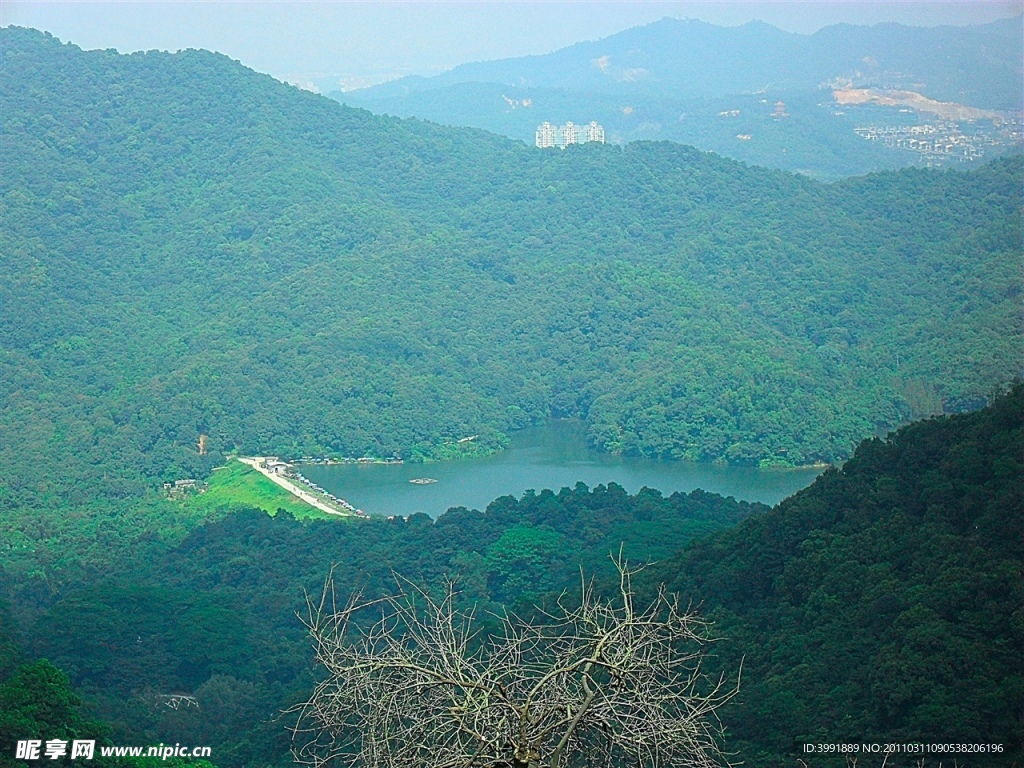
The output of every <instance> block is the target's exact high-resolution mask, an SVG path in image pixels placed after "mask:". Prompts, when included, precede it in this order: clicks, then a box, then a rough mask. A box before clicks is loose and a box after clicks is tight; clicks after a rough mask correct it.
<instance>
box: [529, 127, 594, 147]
mask: <svg viewBox="0 0 1024 768" xmlns="http://www.w3.org/2000/svg"><path fill="white" fill-rule="evenodd" d="M591 141H596V142H599V143H601V144H604V127H603V126H601V125H600V124H598V123H595V122H594V121H591V122H590V125H576V124H575V123H573V122H572V121H570V122H567V123H566V124H565V125H553V124H551V123H548V122H544V123H541V124H540V125H538V126H537V146H538V147H540V148H541V149H546V148H548V147H558V148H559V149H565V148H566V147H567V146H569V145H570V144H588V143H589V142H591Z"/></svg>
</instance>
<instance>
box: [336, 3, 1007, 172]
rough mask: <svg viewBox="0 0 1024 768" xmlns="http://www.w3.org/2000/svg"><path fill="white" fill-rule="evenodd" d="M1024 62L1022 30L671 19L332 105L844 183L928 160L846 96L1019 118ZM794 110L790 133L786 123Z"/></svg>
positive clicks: (893, 117)
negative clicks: (894, 144) (571, 130)
mask: <svg viewBox="0 0 1024 768" xmlns="http://www.w3.org/2000/svg"><path fill="white" fill-rule="evenodd" d="M1022 57H1024V40H1022V35H1021V29H1020V20H1019V19H1006V20H1003V21H998V22H993V23H991V24H986V25H979V26H974V27H936V28H916V27H906V26H902V25H899V24H879V25H875V26H872V27H858V26H853V25H849V24H841V25H835V26H831V27H825V28H823V29H821V30H819V31H818V32H817V33H815V34H813V35H799V34H795V33H789V32H784V31H782V30H779V29H777V28H775V27H772V26H770V25H768V24H764V23H760V22H751V23H748V24H745V25H743V26H741V27H734V28H726V27H717V26H714V25H711V24H706V23H704V22H700V21H696V20H687V21H682V20H678V19H663V20H662V21H660V22H656V23H654V24H650V25H647V26H644V27H638V28H635V29H630V30H626V31H624V32H621V33H619V34H617V35H613V36H611V37H608V38H605V39H603V40H598V41H593V42H587V43H579V44H577V45H574V46H570V47H568V48H564V49H562V50H560V51H556V52H554V53H551V54H547V55H544V56H529V57H522V58H515V59H505V60H500V61H490V62H478V63H471V64H464V65H462V66H459V67H456V68H454V69H452V70H451V71H449V72H446V73H443V74H441V75H437V76H435V77H430V78H423V77H405V78H402V79H400V80H396V81H393V82H390V83H385V84H383V85H379V86H375V87H373V88H369V89H365V90H361V91H354V92H350V93H345V94H337V93H336V94H332V95H333V96H334V98H337V99H339V100H341V101H343V102H344V103H347V104H352V105H355V106H364V107H367V108H369V109H372V110H373V111H376V112H386V113H389V114H396V115H400V116H416V117H423V118H426V119H430V120H434V121H437V122H440V123H444V124H450V125H470V126H474V127H478V128H486V129H487V130H492V131H495V132H497V133H502V134H505V135H508V136H512V137H515V138H520V139H523V140H527V141H531V140H532V137H533V129H534V128H536V126H537V124H538V123H540V122H541V121H543V120H548V121H551V122H564V121H566V120H574V121H576V122H588V121H589V120H597V121H598V122H600V123H602V124H603V125H604V126H605V128H606V130H607V131H608V133H609V136H610V137H611V138H612V139H613V140H615V141H619V142H621V141H630V140H637V139H671V140H674V141H681V142H683V143H690V144H694V145H695V146H698V147H700V148H701V149H711V150H714V151H716V152H719V153H720V154H724V155H727V156H730V157H736V158H738V159H743V160H747V161H749V162H754V163H757V164H760V165H768V166H771V167H780V168H786V169H788V170H799V171H803V172H807V173H810V174H812V175H819V176H823V177H836V176H843V175H852V174H857V173H864V172H867V171H870V170H878V169H882V168H890V167H898V166H902V165H908V164H912V163H913V162H914V160H915V157H914V155H913V154H912V153H908V152H904V153H900V152H893V151H892V150H890V149H887V148H886V147H882V146H871V145H869V144H868V142H866V141H865V140H864V139H863V138H862V137H860V136H858V135H856V134H855V133H854V131H853V129H854V128H855V127H857V126H858V125H863V124H870V123H871V122H873V121H878V120H881V119H882V118H887V119H888V122H889V123H896V124H903V123H906V122H907V120H908V118H906V117H905V116H904V115H900V114H898V113H897V112H896V111H895V110H881V111H878V110H875V111H871V110H867V111H865V110H858V111H856V114H849V115H848V114H846V113H845V112H846V111H845V110H843V109H838V108H835V107H834V106H833V104H832V98H831V90H830V89H831V87H832V86H838V85H843V86H847V87H849V86H852V87H857V88H881V89H900V90H909V91H913V92H915V93H920V94H923V95H924V96H927V97H929V98H931V99H934V100H938V101H941V102H952V103H957V104H963V105H967V106H972V107H979V108H987V109H990V110H1002V111H1006V112H1009V113H1010V117H1012V118H1016V119H1019V117H1020V115H1019V112H1020V110H1021V109H1022V104H1021V93H1022V88H1024V75H1022V69H1021V61H1022ZM780 100H781V101H783V103H784V104H785V106H786V110H785V112H786V117H788V118H789V119H788V120H786V119H780V117H779V114H778V112H777V111H776V110H775V106H776V104H777V102H778V101H780ZM837 112H840V113H841V114H836V113H837ZM887 113H888V114H887ZM723 118H724V119H723ZM969 130H973V129H969ZM986 130H988V129H986ZM989 133H992V132H991V131H989ZM998 134H999V132H998V131H995V132H994V133H993V134H992V135H996V136H998ZM988 135H989V134H988V133H986V136H988ZM737 137H748V138H747V139H746V140H742V139H738V138H737ZM1004 139H1005V143H1006V144H1012V143H1013V140H1012V139H1009V138H1006V137H1004ZM990 151H991V150H990Z"/></svg>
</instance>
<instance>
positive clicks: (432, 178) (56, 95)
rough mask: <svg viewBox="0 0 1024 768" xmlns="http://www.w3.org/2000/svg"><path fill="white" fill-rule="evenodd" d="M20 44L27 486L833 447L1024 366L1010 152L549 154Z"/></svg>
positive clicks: (13, 163) (7, 208)
mask: <svg viewBox="0 0 1024 768" xmlns="http://www.w3.org/2000/svg"><path fill="white" fill-rule="evenodd" d="M3 35H4V47H3V63H2V71H0V77H2V81H0V87H2V91H0V96H2V98H3V101H4V105H5V120H4V123H3V136H2V139H3V142H4V146H5V148H6V149H7V151H6V152H5V153H4V160H3V162H4V173H3V178H2V181H0V184H2V185H3V186H2V192H3V197H2V202H0V206H2V208H0V210H2V213H3V219H4V221H5V227H4V230H3V233H2V237H3V247H4V252H5V254H7V258H6V259H5V260H4V263H3V266H2V269H3V282H2V284H0V291H2V294H0V296H2V301H3V303H4V306H5V307H17V308H19V309H18V311H5V312H4V313H3V314H2V318H0V343H2V345H3V355H4V357H3V361H2V363H3V366H4V376H3V382H4V386H5V393H4V403H5V406H4V409H3V412H2V415H3V427H4V433H5V434H6V435H17V439H7V440H5V441H4V443H3V444H2V445H0V455H2V460H3V463H4V466H5V467H6V468H7V471H6V472H5V474H4V477H3V480H2V482H3V486H4V489H5V490H4V494H5V496H6V498H7V499H8V500H9V501H8V502H7V503H15V502H13V501H12V500H14V499H17V502H16V503H24V501H25V499H26V498H38V499H42V498H45V497H46V496H47V495H48V494H50V493H53V492H54V489H55V488H57V487H59V486H60V484H61V483H62V482H63V483H66V484H67V488H68V489H71V492H72V493H74V494H79V495H80V494H87V493H91V491H88V492H87V490H86V489H89V488H92V489H96V488H102V489H104V492H105V493H113V494H114V495H121V494H124V493H128V492H130V491H129V489H130V488H132V487H137V486H135V485H133V484H137V483H143V484H147V483H150V484H151V483H153V482H156V481H158V480H172V479H175V478H177V477H181V476H182V475H184V476H195V475H196V474H200V475H201V474H203V473H204V472H206V471H208V469H209V466H210V465H211V463H212V462H215V461H217V460H218V459H217V457H218V455H219V454H220V453H221V452H224V451H229V450H232V449H234V448H236V447H237V448H238V449H240V450H242V451H243V452H249V453H271V454H281V455H286V456H287V455H292V456H295V455H298V456H301V455H304V454H323V453H330V454H334V455H339V454H340V455H344V456H363V455H371V456H380V457H387V456H391V455H393V454H397V455H400V456H402V457H403V458H407V459H409V458H412V459H416V458H418V457H430V456H435V457H437V456H445V455H456V454H458V453H459V452H461V451H463V450H464V449H465V446H463V444H460V443H458V442H457V441H458V440H459V439H461V438H462V437H464V436H467V435H480V436H481V437H480V439H479V440H478V441H476V442H475V443H473V444H472V448H473V449H474V450H479V449H483V450H487V449H492V448H494V447H497V446H500V445H502V444H504V441H505V439H506V438H505V435H507V434H508V431H509V430H511V429H514V428H516V427H518V426H523V425H526V424H529V423H534V422H537V421H539V420H542V419H544V418H546V417H548V416H550V415H572V416H578V417H581V418H585V419H586V420H587V422H588V428H589V439H590V441H591V443H592V445H594V446H595V447H598V448H600V449H603V450H608V451H623V452H627V453H633V454H640V455H648V456H658V457H666V458H689V459H697V460H719V461H730V462H735V463H748V464H749V463H753V464H757V463H761V464H791V465H792V464H806V463H810V462H814V461H832V460H836V459H839V458H842V457H844V456H846V455H848V453H849V451H850V450H851V449H852V447H853V446H854V445H855V444H856V442H857V441H858V440H859V439H861V438H863V437H864V436H867V435H870V434H873V433H874V432H875V430H877V429H885V428H888V427H891V426H895V425H897V424H899V423H901V422H902V421H904V420H905V419H907V418H912V417H914V416H916V415H922V414H927V413H932V412H936V411H939V410H942V409H953V410H956V409H960V408H965V407H971V406H973V405H976V404H978V403H981V402H984V399H985V397H986V395H987V394H988V393H989V392H990V391H991V389H992V388H993V387H994V386H996V385H998V384H1000V383H1001V382H1004V381H1006V380H1007V379H1008V378H1009V377H1011V376H1012V375H1013V374H1014V373H1015V372H1016V371H1018V370H1019V369H1020V357H1019V355H1018V352H1019V349H1020V318H1019V316H1018V313H1017V302H1018V300H1019V295H1020V284H1019V259H1020V218H1019V210H1020V209H1019V201H1020V183H1019V182H1020V177H1021V162H1020V160H1019V159H1015V160H1008V161H1004V162H1000V163H995V164H991V165H989V166H986V167H984V168H981V169H980V170H979V171H978V172H976V173H972V174H967V175H964V174H943V173H938V172H921V171H916V172H906V173H900V174H890V175H883V176H876V177H869V178H865V179H857V180H850V181H848V182H846V183H843V184H839V185H834V186H824V185H821V184H817V183H814V182H811V181H809V180H805V179H800V178H798V177H793V176H789V175H786V174H782V173H778V172H773V171H767V170H763V169H755V168H744V167H743V166H741V165H739V164H737V163H735V162H732V161H728V160H723V159H721V158H716V157H714V156H712V155H707V154H702V153H699V152H696V151H694V150H691V149H687V148H684V147H680V146H678V145H673V144H668V143H638V144H635V145H630V146H628V147H626V148H625V149H622V148H616V147H610V146H586V147H582V148H577V149H578V151H572V152H564V153H561V152H555V153H552V152H543V151H538V150H536V149H534V148H532V147H525V146H523V145H522V144H520V143H517V142H512V141H508V140H505V139H501V138H499V137H495V136H490V135H485V134H482V133H477V132H466V131H458V130H451V129H444V128H440V127H436V126H430V125H427V124H423V123H419V122H417V121H399V120H396V119H394V118H382V117H374V116H372V115H370V114H368V113H366V112H362V111H358V110H352V109H347V108H344V107H342V106H340V105H337V104H335V103H334V102H332V101H330V100H327V99H324V98H322V97H319V96H315V95H313V94H309V93H304V92H300V91H298V90H296V89H294V88H291V87H288V86H285V85H282V84H280V83H277V82H276V81H273V80H272V79H271V78H269V77H265V76H259V75H256V74H255V73H253V72H251V71H249V70H246V69H244V68H242V67H241V66H239V65H237V64H234V63H232V62H230V61H229V60H227V59H226V58H224V57H221V56H215V55H212V54H208V53H203V52H196V51H191V52H185V53H182V54H177V55H169V54H159V53H149V54H136V55H132V56H119V55H117V54H114V53H111V52H91V53H84V52H82V51H80V50H79V49H77V48H75V47H74V46H71V45H61V44H59V43H58V42H57V41H56V40H54V39H53V38H49V37H47V36H44V35H42V34H39V33H36V32H32V31H28V30H17V29H8V30H4V31H3ZM201 434H205V435H207V441H206V442H205V443H204V445H205V446H206V447H207V450H206V451H204V452H197V450H196V445H197V441H198V440H199V437H200V435H201ZM460 446H463V447H460ZM41 467H45V469H44V470H42V472H43V474H44V475H46V476H49V478H50V479H48V480H47V481H46V482H45V483H42V484H40V483H39V482H38V481H37V480H36V479H35V478H36V477H37V476H38V475H39V474H40V471H41ZM58 467H59V469H58ZM100 468H102V469H100ZM61 478H62V479H61ZM125 483H127V485H125Z"/></svg>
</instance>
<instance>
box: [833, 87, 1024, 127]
mask: <svg viewBox="0 0 1024 768" xmlns="http://www.w3.org/2000/svg"><path fill="white" fill-rule="evenodd" d="M832 96H833V97H834V98H835V100H836V102H837V103H839V104H878V105H880V106H883V107H909V108H910V109H913V110H915V111H916V112H929V113H931V114H934V115H937V116H938V117H939V119H941V120H1002V119H1004V118H1007V117H1009V116H1008V115H1007V114H1006V113H1005V112H997V111H995V110H993V109H978V108H977V107H967V106H964V105H963V104H957V103H955V102H952V101H936V100H935V99H929V98H928V97H927V96H924V95H922V94H920V93H917V92H916V91H880V90H876V89H874V88H842V89H839V90H834V91H832Z"/></svg>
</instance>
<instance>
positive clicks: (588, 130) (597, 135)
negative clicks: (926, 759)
mask: <svg viewBox="0 0 1024 768" xmlns="http://www.w3.org/2000/svg"><path fill="white" fill-rule="evenodd" d="M583 137H584V138H583V141H581V142H580V143H581V144H582V143H584V142H588V141H597V142H600V143H601V144H604V128H603V127H602V126H600V125H598V124H597V123H595V122H594V121H593V120H591V121H590V125H588V126H586V127H585V128H584V129H583Z"/></svg>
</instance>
